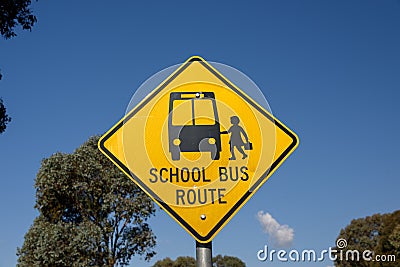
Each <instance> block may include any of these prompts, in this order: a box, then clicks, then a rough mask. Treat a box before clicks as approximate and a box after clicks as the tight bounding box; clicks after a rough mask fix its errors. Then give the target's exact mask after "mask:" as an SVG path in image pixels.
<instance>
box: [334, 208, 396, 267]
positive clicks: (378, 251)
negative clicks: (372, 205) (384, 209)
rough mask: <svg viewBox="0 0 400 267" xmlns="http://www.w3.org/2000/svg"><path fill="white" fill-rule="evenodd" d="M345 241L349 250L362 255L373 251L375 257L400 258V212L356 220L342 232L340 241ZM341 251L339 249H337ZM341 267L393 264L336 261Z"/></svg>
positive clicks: (373, 266)
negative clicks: (392, 256) (388, 256)
mask: <svg viewBox="0 0 400 267" xmlns="http://www.w3.org/2000/svg"><path fill="white" fill-rule="evenodd" d="M341 238H343V239H345V240H346V241H347V246H346V247H345V248H343V253H346V251H348V250H357V251H359V253H360V255H361V254H362V253H363V251H365V250H369V251H373V253H374V255H396V259H399V258H400V210H398V211H395V212H393V213H387V214H374V215H372V216H367V217H365V218H359V219H354V220H352V221H351V223H350V224H349V225H348V226H346V227H345V228H344V229H342V230H341V231H340V234H339V236H338V239H341ZM336 249H337V250H339V248H336ZM335 266H339V267H353V266H354V267H377V266H380V267H384V266H388V267H389V266H390V267H391V266H393V262H382V261H380V262H378V261H364V260H363V259H362V257H361V256H360V260H359V261H357V260H354V261H353V260H351V259H350V260H347V261H344V260H340V259H339V257H338V258H337V260H336V261H335Z"/></svg>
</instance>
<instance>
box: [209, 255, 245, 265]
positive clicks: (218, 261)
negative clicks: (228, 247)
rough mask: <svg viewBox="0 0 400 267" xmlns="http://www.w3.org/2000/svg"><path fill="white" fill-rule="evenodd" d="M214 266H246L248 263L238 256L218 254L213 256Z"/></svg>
mask: <svg viewBox="0 0 400 267" xmlns="http://www.w3.org/2000/svg"><path fill="white" fill-rule="evenodd" d="M213 267H246V264H244V262H243V261H241V260H240V259H239V258H236V257H232V256H221V255H217V256H215V257H214V258H213Z"/></svg>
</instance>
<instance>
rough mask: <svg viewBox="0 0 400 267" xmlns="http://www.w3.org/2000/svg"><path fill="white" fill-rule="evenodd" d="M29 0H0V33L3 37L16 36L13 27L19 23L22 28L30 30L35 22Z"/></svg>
mask: <svg viewBox="0 0 400 267" xmlns="http://www.w3.org/2000/svg"><path fill="white" fill-rule="evenodd" d="M31 2H32V1H31V0H2V1H0V34H1V35H2V36H3V37H4V38H5V39H10V38H11V37H14V36H17V34H16V33H15V27H16V26H18V25H20V26H21V28H22V29H23V30H29V31H30V30H32V27H33V25H35V23H36V22H37V19H36V16H34V15H33V14H32V11H31V9H30V5H31Z"/></svg>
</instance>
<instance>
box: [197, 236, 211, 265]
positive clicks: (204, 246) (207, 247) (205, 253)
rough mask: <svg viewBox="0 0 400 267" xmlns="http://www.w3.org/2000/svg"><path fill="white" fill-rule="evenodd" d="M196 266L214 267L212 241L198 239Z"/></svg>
mask: <svg viewBox="0 0 400 267" xmlns="http://www.w3.org/2000/svg"><path fill="white" fill-rule="evenodd" d="M196 267H212V242H211V241H210V242H208V243H200V242H198V241H196Z"/></svg>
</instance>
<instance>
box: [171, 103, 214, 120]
mask: <svg viewBox="0 0 400 267" xmlns="http://www.w3.org/2000/svg"><path fill="white" fill-rule="evenodd" d="M214 114H215V113H214V106H213V102H212V99H210V98H192V99H179V100H178V99H177V100H174V101H173V111H172V125H174V126H190V125H192V126H193V125H196V126H200V125H215V115H214Z"/></svg>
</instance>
